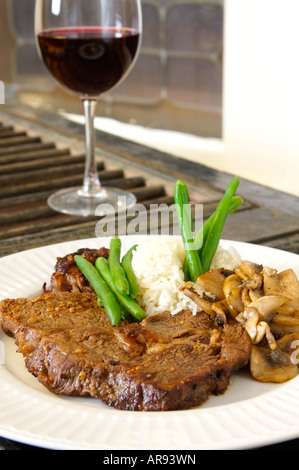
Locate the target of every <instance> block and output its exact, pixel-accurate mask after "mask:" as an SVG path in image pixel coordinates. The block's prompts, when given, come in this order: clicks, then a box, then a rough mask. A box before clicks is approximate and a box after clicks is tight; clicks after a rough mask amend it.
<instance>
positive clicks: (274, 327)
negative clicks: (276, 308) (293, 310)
mask: <svg viewBox="0 0 299 470" xmlns="http://www.w3.org/2000/svg"><path fill="white" fill-rule="evenodd" d="M270 328H271V331H272V332H273V334H274V335H275V336H277V337H278V338H280V337H282V336H284V335H287V334H290V333H299V318H298V317H297V316H293V315H285V314H283V313H277V315H275V317H274V318H273V320H272V321H271V322H270Z"/></svg>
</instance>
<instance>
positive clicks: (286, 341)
mask: <svg viewBox="0 0 299 470" xmlns="http://www.w3.org/2000/svg"><path fill="white" fill-rule="evenodd" d="M276 344H277V346H278V347H279V348H280V349H281V350H282V351H284V352H286V353H287V354H289V355H290V356H291V360H292V362H293V363H295V362H296V364H297V365H299V364H298V358H297V357H295V356H297V355H296V351H297V350H298V347H299V333H290V334H289V335H285V336H283V337H282V338H280V339H278V340H277V342H276ZM294 353H295V354H294ZM293 357H294V359H296V361H294V360H293Z"/></svg>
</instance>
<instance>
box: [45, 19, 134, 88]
mask: <svg viewBox="0 0 299 470" xmlns="http://www.w3.org/2000/svg"><path fill="white" fill-rule="evenodd" d="M38 42H39V46H40V51H41V55H42V58H43V60H44V62H45V64H46V66H47V68H48V69H49V71H50V72H51V73H52V75H53V76H54V77H55V78H56V79H57V80H58V81H59V82H60V83H61V84H62V85H63V86H65V87H67V88H68V89H70V90H72V91H73V92H75V93H78V94H79V95H81V96H83V97H84V96H88V97H98V96H99V95H100V94H102V93H104V92H106V91H108V90H110V89H111V88H113V87H114V86H115V85H116V84H117V83H118V82H119V81H120V80H121V78H123V76H124V75H125V73H126V72H127V70H128V69H129V67H130V65H131V64H132V62H133V60H134V57H135V55H136V52H137V49H138V43H139V33H138V32H136V31H134V30H132V29H129V28H127V29H126V28H124V29H119V28H100V27H99V28H97V27H90V28H83V27H82V28H81V27H80V28H63V29H61V28H60V29H51V30H46V31H44V32H42V33H40V34H39V35H38Z"/></svg>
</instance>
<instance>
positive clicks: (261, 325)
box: [236, 307, 276, 349]
mask: <svg viewBox="0 0 299 470" xmlns="http://www.w3.org/2000/svg"><path fill="white" fill-rule="evenodd" d="M236 320H237V321H238V322H239V323H241V325H242V326H243V328H244V329H245V330H246V331H247V333H248V335H249V337H250V339H251V341H252V344H257V343H259V342H260V341H261V340H262V339H263V338H264V337H265V338H266V339H267V342H268V345H269V347H270V348H271V349H275V348H276V342H275V338H274V336H273V334H272V333H271V330H270V326H269V325H268V323H267V322H265V321H263V320H262V321H261V320H260V315H259V312H258V310H256V309H255V308H252V307H246V308H245V310H244V312H242V313H240V314H239V315H238V316H237V318H236Z"/></svg>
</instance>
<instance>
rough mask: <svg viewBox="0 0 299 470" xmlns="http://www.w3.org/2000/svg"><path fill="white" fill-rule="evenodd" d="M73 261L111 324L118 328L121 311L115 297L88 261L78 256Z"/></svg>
mask: <svg viewBox="0 0 299 470" xmlns="http://www.w3.org/2000/svg"><path fill="white" fill-rule="evenodd" d="M74 260H75V263H76V265H77V266H78V268H79V269H80V271H81V272H82V274H83V275H84V276H85V277H86V279H87V280H88V281H89V282H90V284H91V286H92V288H93V289H94V291H95V293H96V294H97V296H98V298H99V299H100V302H101V303H102V304H103V306H104V309H105V311H106V313H107V315H108V317H109V319H110V321H111V324H112V325H114V326H118V325H119V323H120V320H121V309H120V305H119V303H118V301H117V300H116V296H115V295H114V293H113V292H111V290H110V289H109V287H108V286H107V284H106V282H105V281H104V279H103V278H102V277H101V275H100V274H99V272H98V270H97V269H96V267H95V266H94V265H93V264H92V263H90V261H88V260H87V259H85V258H83V256H80V255H76V256H75V257H74Z"/></svg>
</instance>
